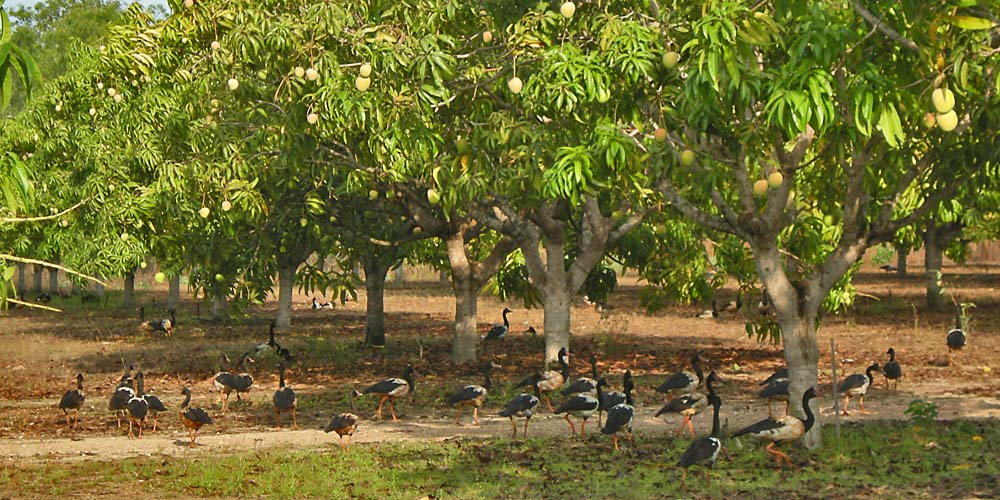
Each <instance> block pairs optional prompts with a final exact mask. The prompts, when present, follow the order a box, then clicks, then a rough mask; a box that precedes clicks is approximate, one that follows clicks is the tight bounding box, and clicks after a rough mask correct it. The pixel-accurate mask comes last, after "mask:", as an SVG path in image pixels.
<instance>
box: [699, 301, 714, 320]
mask: <svg viewBox="0 0 1000 500" xmlns="http://www.w3.org/2000/svg"><path fill="white" fill-rule="evenodd" d="M695 317H696V318H698V319H713V318H718V317H719V308H718V305H717V302H716V300H715V299H712V308H711V309H706V310H704V311H702V312H700V313H698V314H696V315H695Z"/></svg>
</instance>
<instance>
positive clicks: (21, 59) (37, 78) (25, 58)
mask: <svg viewBox="0 0 1000 500" xmlns="http://www.w3.org/2000/svg"><path fill="white" fill-rule="evenodd" d="M11 51H12V52H13V53H14V56H15V57H16V59H17V63H18V64H17V66H16V67H18V69H19V72H21V79H22V80H23V82H24V89H25V92H26V93H27V94H28V97H29V98H30V97H31V90H32V89H33V88H35V87H37V86H38V85H39V84H40V83H41V81H42V72H41V71H40V70H39V69H38V64H36V63H35V59H34V58H32V57H31V56H30V55H28V53H27V52H24V51H23V50H21V49H20V48H18V47H17V46H16V45H11Z"/></svg>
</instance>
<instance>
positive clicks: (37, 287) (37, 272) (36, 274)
mask: <svg viewBox="0 0 1000 500" xmlns="http://www.w3.org/2000/svg"><path fill="white" fill-rule="evenodd" d="M32 271H33V272H32V273H31V291H32V292H35V293H40V292H41V291H42V273H43V272H45V266H43V265H41V264H32Z"/></svg>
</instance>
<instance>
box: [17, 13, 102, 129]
mask: <svg viewBox="0 0 1000 500" xmlns="http://www.w3.org/2000/svg"><path fill="white" fill-rule="evenodd" d="M121 12H122V7H121V5H120V4H119V3H118V2H117V1H114V0H45V1H42V2H39V3H37V4H36V5H35V6H34V7H28V6H21V7H17V8H15V9H13V10H11V12H10V17H11V25H12V28H13V29H12V31H11V33H10V40H11V42H12V43H14V44H15V45H16V46H18V47H20V48H21V49H22V50H24V51H25V52H28V53H30V54H32V56H33V57H34V58H35V61H37V63H38V69H39V71H40V73H41V75H42V76H43V77H44V78H45V79H49V80H50V79H53V78H56V77H58V76H61V75H63V74H65V73H66V72H67V71H69V70H71V69H73V67H72V60H71V57H72V54H74V53H75V50H74V49H73V48H74V47H79V46H96V45H97V44H98V41H99V40H100V39H101V38H102V37H103V36H104V34H105V31H106V30H107V28H108V26H109V25H111V24H112V23H114V22H115V21H117V20H118V18H119V17H120V16H121ZM11 100H12V103H13V106H12V107H11V111H12V112H13V113H16V112H18V111H20V110H21V109H22V108H23V107H24V100H25V93H24V87H23V86H21V85H17V86H15V87H14V90H13V95H12V99H11Z"/></svg>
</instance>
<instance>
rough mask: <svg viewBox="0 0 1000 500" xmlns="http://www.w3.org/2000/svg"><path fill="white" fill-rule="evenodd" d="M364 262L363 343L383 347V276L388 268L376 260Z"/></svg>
mask: <svg viewBox="0 0 1000 500" xmlns="http://www.w3.org/2000/svg"><path fill="white" fill-rule="evenodd" d="M365 260H366V262H365V291H366V292H367V295H368V300H367V310H366V314H365V343H366V344H369V345H373V346H376V347H385V275H386V273H388V272H389V266H387V265H385V264H382V263H380V262H379V259H378V258H372V259H365Z"/></svg>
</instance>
